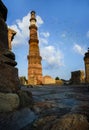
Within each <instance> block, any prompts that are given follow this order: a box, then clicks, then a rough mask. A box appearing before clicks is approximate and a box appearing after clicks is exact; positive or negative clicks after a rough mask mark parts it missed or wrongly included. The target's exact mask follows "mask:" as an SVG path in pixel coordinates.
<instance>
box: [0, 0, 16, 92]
mask: <svg viewBox="0 0 89 130" xmlns="http://www.w3.org/2000/svg"><path fill="white" fill-rule="evenodd" d="M6 18H7V8H6V7H5V5H4V4H3V3H2V1H1V0H0V92H16V91H17V90H18V88H19V78H18V69H17V68H15V66H16V65H17V63H16V62H15V55H14V53H13V52H11V51H9V46H8V28H7V25H6V23H5V21H6Z"/></svg>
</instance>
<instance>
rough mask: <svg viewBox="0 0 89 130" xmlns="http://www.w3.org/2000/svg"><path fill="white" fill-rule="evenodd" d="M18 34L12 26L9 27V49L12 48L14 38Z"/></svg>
mask: <svg viewBox="0 0 89 130" xmlns="http://www.w3.org/2000/svg"><path fill="white" fill-rule="evenodd" d="M15 35H16V31H14V30H13V29H11V28H8V46H9V50H12V44H11V42H12V40H13V39H14V36H15Z"/></svg>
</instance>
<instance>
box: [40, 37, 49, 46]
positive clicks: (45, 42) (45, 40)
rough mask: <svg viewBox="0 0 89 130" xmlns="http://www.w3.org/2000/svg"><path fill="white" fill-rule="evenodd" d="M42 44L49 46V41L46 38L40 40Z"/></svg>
mask: <svg viewBox="0 0 89 130" xmlns="http://www.w3.org/2000/svg"><path fill="white" fill-rule="evenodd" d="M39 41H40V44H42V43H44V44H46V45H47V44H48V40H47V39H46V38H41V37H40V38H39Z"/></svg>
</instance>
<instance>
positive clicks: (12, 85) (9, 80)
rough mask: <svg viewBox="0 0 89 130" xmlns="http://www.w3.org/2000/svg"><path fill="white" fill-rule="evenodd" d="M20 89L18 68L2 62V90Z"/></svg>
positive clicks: (12, 90) (0, 67)
mask: <svg viewBox="0 0 89 130" xmlns="http://www.w3.org/2000/svg"><path fill="white" fill-rule="evenodd" d="M18 89H19V79H18V69H17V68H14V67H12V66H9V65H6V64H4V63H0V92H15V91H17V90H18Z"/></svg>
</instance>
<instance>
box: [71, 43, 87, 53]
mask: <svg viewBox="0 0 89 130" xmlns="http://www.w3.org/2000/svg"><path fill="white" fill-rule="evenodd" d="M73 50H74V51H75V52H76V53H78V54H81V55H84V53H85V48H84V47H81V46H80V45H79V44H76V43H75V44H74V46H73Z"/></svg>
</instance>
